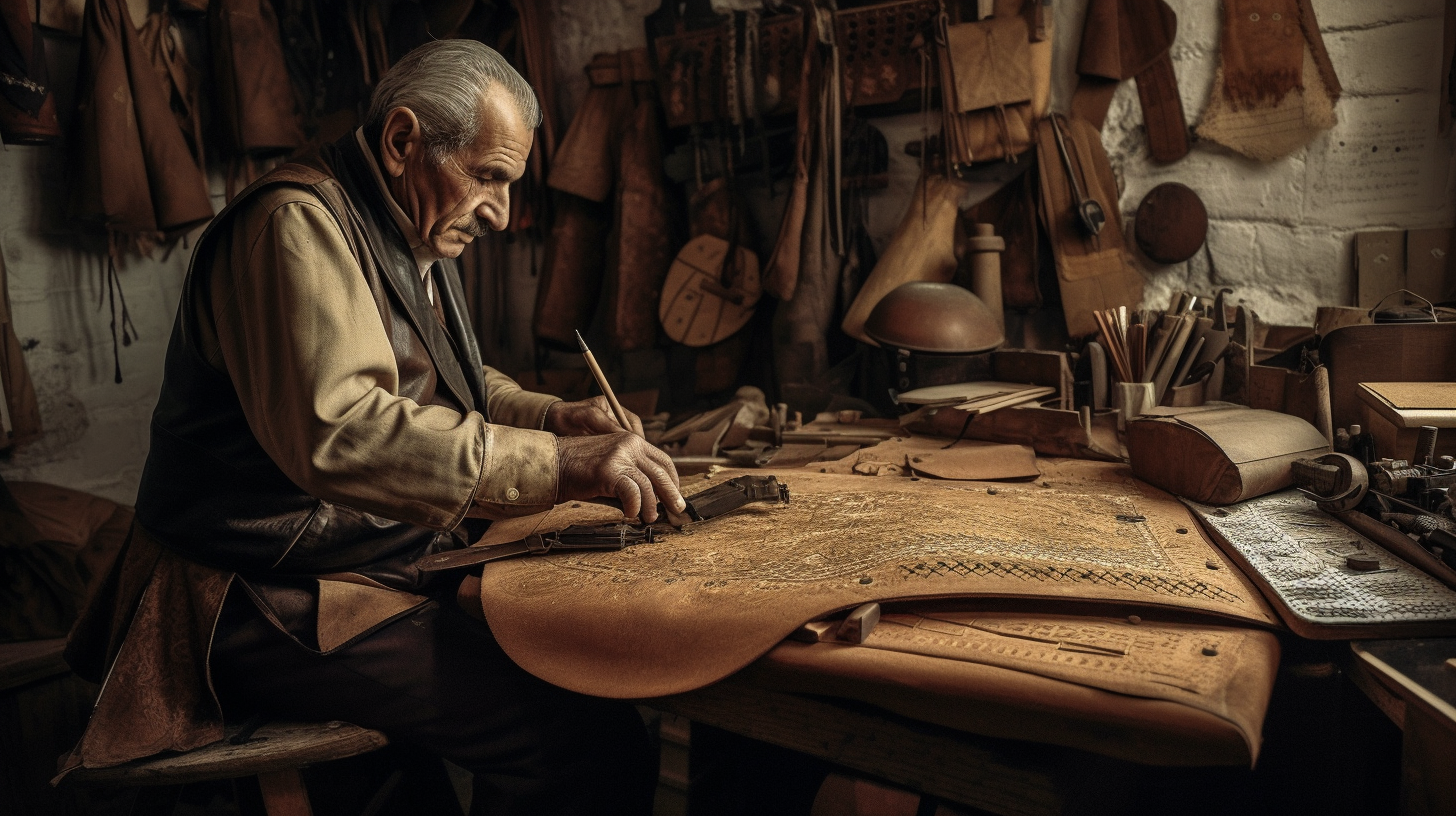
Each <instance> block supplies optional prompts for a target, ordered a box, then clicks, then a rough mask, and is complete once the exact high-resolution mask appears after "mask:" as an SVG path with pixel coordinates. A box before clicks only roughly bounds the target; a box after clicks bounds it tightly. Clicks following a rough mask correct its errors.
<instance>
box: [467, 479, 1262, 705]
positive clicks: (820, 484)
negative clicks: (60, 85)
mask: <svg viewBox="0 0 1456 816" xmlns="http://www.w3.org/2000/svg"><path fill="white" fill-rule="evenodd" d="M1042 471H1043V476H1044V478H1043V479H1042V480H1040V481H1037V482H1035V483H1030V484H1007V483H994V484H991V483H977V482H944V481H932V480H929V479H919V480H912V479H873V480H871V479H865V478H863V477H859V476H842V475H837V474H821V473H816V472H806V471H785V472H782V473H779V474H778V475H779V478H780V479H781V480H783V481H784V482H785V483H786V484H787V485H788V486H789V490H790V492H791V493H792V501H791V503H790V504H789V505H788V506H768V505H762V504H760V505H749V506H748V507H746V508H744V509H743V510H741V511H739V512H738V513H735V514H732V515H730V516H725V517H722V518H719V519H715V520H714V521H712V522H711V523H708V524H704V525H700V526H698V527H696V528H695V529H692V530H690V531H688V532H686V533H682V534H678V535H670V536H665V537H664V538H663V539H662V540H660V541H659V542H658V543H656V544H650V545H639V546H635V547H631V548H629V549H626V550H623V551H619V552H579V553H569V552H563V553H557V554H552V555H549V556H544V557H538V558H525V559H517V560H514V561H501V562H497V563H493V564H489V565H487V567H486V568H485V571H484V574H483V577H482V585H481V598H482V608H483V611H484V613H485V616H486V618H487V620H489V622H490V625H491V628H492V630H493V631H494V633H495V635H496V638H497V640H498V641H499V642H500V644H501V646H502V648H504V649H505V651H506V653H507V654H509V655H510V656H511V658H512V659H514V660H515V661H516V662H517V663H518V664H519V665H520V666H521V667H522V668H524V669H526V670H527V671H529V672H531V673H532V674H535V675H536V676H538V677H540V678H542V679H545V680H547V681H549V682H551V683H555V684H557V685H560V686H563V687H565V688H569V689H572V690H575V691H580V692H584V693H588V694H595V695H599V696H604V697H652V696H659V695H664V694H675V693H678V692H682V691H687V690H690V689H693V688H698V687H700V686H703V685H706V684H708V683H711V682H713V681H715V680H718V679H720V678H722V677H725V676H727V675H728V674H730V673H732V672H734V671H736V670H738V669H740V668H742V667H743V666H745V665H747V664H748V663H750V662H751V661H753V660H754V659H755V658H757V657H759V656H760V655H762V654H764V653H765V652H767V651H768V650H769V649H771V648H772V647H773V646H774V645H775V644H777V643H778V642H779V641H780V640H782V639H783V638H784V637H785V636H787V635H788V634H789V633H790V632H792V631H793V630H794V629H796V628H797V627H798V626H800V625H802V624H803V623H805V622H807V621H810V620H814V619H816V618H820V617H823V616H825V615H827V614H830V613H832V612H834V611H836V610H840V609H847V608H851V607H854V606H857V605H859V604H861V603H865V602H868V601H886V600H893V599H918V598H948V597H967V596H986V597H1010V598H1045V599H1057V600H1065V601H1077V600H1087V601H1096V602H1099V603H1103V604H1105V603H1108V602H1111V603H1115V604H1120V605H1126V606H1128V607H1155V608H1156V607H1164V608H1171V609H1176V610H1181V611H1185V612H1194V613H1200V614H1204V615H1208V616H1213V617H1215V618H1221V619H1227V620H1233V621H1241V622H1249V623H1255V624H1263V625H1274V624H1275V621H1276V618H1275V617H1274V615H1273V613H1272V612H1271V611H1270V610H1269V609H1268V607H1266V606H1265V605H1264V603H1263V601H1262V600H1261V599H1260V597H1259V593H1258V591H1257V590H1256V589H1254V587H1253V586H1252V585H1250V584H1249V583H1248V582H1247V580H1246V579H1244V578H1243V576H1242V575H1240V574H1239V573H1238V572H1237V571H1236V570H1234V569H1233V568H1232V567H1231V565H1230V564H1229V563H1228V562H1227V561H1225V560H1224V558H1223V556H1222V555H1221V554H1219V552H1218V550H1217V549H1216V548H1215V547H1213V546H1212V545H1211V544H1210V543H1209V542H1208V541H1207V540H1206V539H1205V538H1204V537H1203V535H1202V533H1201V531H1200V529H1199V527H1198V525H1197V524H1195V523H1194V522H1193V520H1192V518H1191V517H1190V515H1189V513H1188V511H1187V510H1186V509H1185V508H1183V507H1182V506H1181V505H1179V504H1178V503H1177V501H1176V500H1174V499H1173V498H1172V497H1171V496H1169V495H1167V494H1166V493H1163V492H1161V491H1159V490H1157V489H1155V488H1152V487H1150V486H1148V485H1145V484H1143V483H1141V482H1138V481H1137V480H1135V479H1132V478H1131V476H1130V473H1129V471H1128V470H1127V468H1126V467H1124V466H1119V465H1109V464H1103V463H1097V462H1080V461H1074V460H1045V461H1043V463H1042ZM733 475H736V474H735V473H734V472H733V471H724V472H721V473H719V474H716V475H714V476H709V477H705V478H704V479H702V480H687V481H688V483H687V484H685V485H684V492H686V493H689V494H691V493H693V492H696V490H695V489H694V486H693V482H695V481H697V482H699V483H700V484H701V485H702V486H703V487H707V486H709V485H711V484H714V483H716V482H718V481H721V480H724V479H727V478H731V477H732V476H733ZM993 487H994V491H995V492H990V489H991V488H993ZM589 509H590V506H588V505H581V506H580V507H579V509H575V510H572V509H570V508H569V507H568V508H558V510H556V511H553V514H554V518H552V519H549V520H548V521H550V522H551V523H552V525H553V526H559V525H560V524H562V523H569V522H570V520H571V519H570V516H571V515H572V514H574V513H575V514H580V513H584V512H587V511H588V510H589ZM598 510H599V509H598ZM1119 516H1122V517H1125V518H1128V519H1137V518H1138V517H1142V518H1143V519H1145V520H1142V521H1137V520H1119V518H1118V517H1119Z"/></svg>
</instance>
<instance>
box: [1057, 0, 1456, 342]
mask: <svg viewBox="0 0 1456 816" xmlns="http://www.w3.org/2000/svg"><path fill="white" fill-rule="evenodd" d="M1169 5H1171V6H1172V7H1173V8H1174V10H1175V11H1176V12H1177V14H1178V39H1177V41H1176V42H1175V44H1174V48H1173V60H1174V69H1175V71H1176V72H1177V74H1178V83H1179V89H1180V93H1181V96H1182V99H1183V105H1184V113H1185V115H1186V116H1187V118H1188V121H1189V123H1190V125H1191V124H1194V123H1196V122H1197V120H1198V118H1199V116H1200V115H1201V113H1202V110H1203V107H1204V105H1205V104H1206V102H1207V99H1208V95H1209V93H1210V90H1211V86H1212V83H1213V72H1214V68H1215V67H1216V65H1217V57H1218V37H1219V29H1220V28H1221V25H1220V12H1219V8H1220V4H1218V3H1212V2H1208V0H1169ZM1314 6H1315V12H1316V15H1317V16H1318V17H1319V20H1320V27H1321V29H1322V31H1323V34H1324V39H1325V44H1326V48H1327V49H1328V50H1329V53H1330V59H1331V61H1332V62H1333V63H1334V66H1335V72H1336V73H1337V74H1338V75H1339V77H1340V81H1341V84H1342V85H1343V86H1344V89H1345V92H1344V96H1343V97H1342V98H1341V100H1340V102H1339V105H1338V106H1337V108H1336V114H1337V115H1338V117H1339V124H1338V125H1337V126H1336V127H1335V128H1334V129H1332V130H1330V131H1328V132H1326V133H1324V134H1321V135H1320V136H1319V137H1317V138H1316V139H1314V140H1313V141H1312V142H1311V143H1310V144H1309V145H1308V146H1306V147H1305V148H1303V149H1301V150H1298V151H1296V152H1295V153H1294V154H1293V155H1291V156H1288V157H1286V158H1284V159H1281V160H1279V161H1275V162H1270V163H1268V164H1263V163H1260V162H1255V161H1251V160H1248V159H1245V158H1243V157H1241V156H1239V155H1237V154H1235V153H1233V152H1231V151H1229V150H1227V149H1225V148H1223V147H1221V146H1219V145H1215V144H1210V143H1207V142H1199V143H1197V144H1196V145H1195V147H1194V149H1193V151H1192V153H1190V154H1189V155H1188V156H1187V157H1186V158H1184V159H1182V160H1181V161H1178V162H1174V163H1172V164H1169V165H1155V164H1153V163H1151V162H1150V161H1149V160H1148V156H1147V147H1146V140H1145V136H1144V133H1143V131H1142V112H1141V110H1140V109H1139V107H1138V104H1137V91H1136V87H1135V86H1134V85H1133V83H1130V82H1129V83H1125V84H1124V86H1123V87H1122V88H1121V89H1119V91H1118V93H1117V96H1116V97H1115V99H1114V100H1113V105H1112V109H1111V111H1110V112H1109V115H1108V122H1107V126H1106V128H1105V129H1104V131H1103V144H1104V145H1105V146H1106V148H1107V151H1108V154H1109V157H1110V158H1111V160H1112V163H1113V166H1114V168H1115V169H1116V171H1117V174H1118V178H1119V179H1120V180H1121V181H1122V183H1123V196H1122V207H1123V211H1124V213H1125V214H1127V216H1128V228H1129V229H1131V225H1132V214H1133V212H1134V211H1135V210H1136V208H1137V205H1138V203H1139V202H1140V201H1141V200H1142V197H1143V196H1144V195H1145V194H1146V193H1147V191H1148V190H1150V189H1152V187H1154V186H1156V185H1157V184H1160V183H1162V182H1164V181H1180V182H1182V183H1184V184H1187V185H1188V186H1190V187H1192V188H1194V189H1195V190H1197V191H1198V192H1199V194H1200V196H1201V197H1202V198H1203V201H1204V203H1205V205H1206V206H1207V207H1208V213H1209V218H1210V226H1209V240H1208V245H1209V249H1210V251H1211V253H1212V255H1213V258H1214V265H1215V267H1216V269H1217V272H1216V274H1215V273H1211V272H1210V271H1209V270H1208V269H1207V266H1206V264H1204V263H1203V261H1202V259H1201V258H1197V257H1195V258H1194V259H1193V260H1192V261H1190V262H1189V263H1187V264H1177V265H1173V266H1164V265H1160V264H1156V263H1153V262H1152V261H1149V260H1148V259H1146V258H1142V257H1139V259H1138V261H1139V266H1140V267H1141V268H1142V270H1143V272H1144V274H1145V275H1146V277H1147V282H1148V286H1147V303H1148V305H1162V304H1164V303H1166V302H1167V298H1168V295H1169V293H1170V292H1173V291H1176V290H1178V289H1181V288H1185V287H1188V288H1193V289H1195V290H1198V291H1211V290H1212V289H1213V288H1215V287H1218V286H1231V287H1233V288H1234V290H1235V297H1236V298H1237V299H1239V300H1242V301H1244V302H1247V303H1249V304H1251V305H1252V306H1253V307H1254V309H1255V310H1257V311H1258V312H1259V314H1260V315H1262V316H1264V317H1265V318H1266V319H1268V320H1271V321H1274V322H1280V323H1307V322H1309V321H1311V320H1312V319H1313V316H1314V309H1315V307H1316V306H1318V305H1321V304H1330V303H1334V304H1340V303H1347V302H1349V301H1350V299H1351V298H1352V297H1353V292H1354V261H1353V243H1354V235H1355V233H1357V232H1360V231H1364V230H1370V229H1395V228H1402V229H1403V228H1422V227H1448V226H1451V225H1452V223H1453V220H1456V207H1453V202H1456V193H1453V191H1456V175H1453V170H1456V163H1453V161H1452V155H1453V144H1452V140H1451V139H1450V138H1449V137H1447V138H1444V139H1443V138H1438V137H1437V135H1436V100H1437V91H1438V90H1439V87H1440V78H1439V71H1438V65H1439V62H1440V54H1441V25H1442V19H1443V17H1442V15H1443V14H1444V11H1443V9H1444V4H1443V3H1442V2H1441V0H1382V2H1368V0H1362V2H1347V1H1345V0H1315V3H1314ZM1063 16H1064V15H1063V14H1061V13H1059V15H1058V20H1059V21H1060V20H1061V19H1062V17H1063ZM1397 150H1398V151H1399V153H1397ZM1412 154H1414V155H1416V156H1418V157H1420V161H1419V162H1418V163H1411V162H1405V163H1404V164H1393V163H1392V162H1391V159H1393V158H1397V157H1398V158H1400V159H1405V158H1407V157H1409V156H1411V155H1412ZM1372 179H1374V181H1372ZM1357 181H1358V182H1360V184H1361V185H1362V186H1363V187H1364V188H1369V187H1370V186H1372V185H1373V184H1378V185H1380V186H1383V187H1384V188H1385V189H1384V190H1381V191H1377V192H1376V193H1374V194H1371V193H1368V192H1367V193H1365V194H1362V195H1356V194H1355V192H1354V190H1355V189H1356V182H1357Z"/></svg>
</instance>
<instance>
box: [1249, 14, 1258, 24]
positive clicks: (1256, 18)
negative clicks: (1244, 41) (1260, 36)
mask: <svg viewBox="0 0 1456 816" xmlns="http://www.w3.org/2000/svg"><path fill="white" fill-rule="evenodd" d="M1249 19H1250V20H1253V21H1254V22H1256V23H1257V22H1259V13H1258V12H1254V13H1253V14H1250V15H1249Z"/></svg>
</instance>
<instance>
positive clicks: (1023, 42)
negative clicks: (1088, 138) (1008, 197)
mask: <svg viewBox="0 0 1456 816" xmlns="http://www.w3.org/2000/svg"><path fill="white" fill-rule="evenodd" d="M1028 10H1029V11H1030V12H1031V14H1032V15H1033V17H1034V16H1035V15H1038V14H1040V13H1041V4H1040V3H1023V2H1021V0H1001V2H998V3H996V7H995V16H993V17H990V18H988V19H985V20H979V21H975V22H966V23H958V24H955V25H951V24H950V23H949V19H948V17H946V16H945V15H942V16H941V17H940V18H939V20H938V22H937V35H936V44H937V46H938V48H937V51H938V53H939V69H940V81H941V102H942V108H943V110H944V116H943V120H942V127H943V130H944V134H945V135H944V144H945V149H946V155H947V158H948V160H949V162H950V165H951V166H961V165H968V164H970V163H972V162H981V161H996V160H999V159H1009V160H1015V157H1016V156H1018V155H1019V154H1021V153H1024V152H1026V151H1027V150H1028V149H1030V148H1031V145H1032V141H1033V137H1034V132H1033V130H1034V128H1033V124H1034V123H1035V122H1036V120H1037V119H1038V118H1040V117H1041V116H1042V115H1044V114H1045V113H1046V102H1047V100H1048V99H1049V95H1048V93H1047V92H1046V88H1043V87H1041V86H1047V87H1049V83H1050V76H1051V70H1050V63H1051V49H1050V47H1049V46H1050V43H1049V42H1046V43H1042V42H1036V43H1034V42H1033V41H1032V38H1033V35H1034V34H1035V31H1036V29H1035V27H1034V26H1033V25H1032V24H1031V23H1030V22H1028V20H1027V17H1026V16H1025V12H1027V11H1028ZM1040 63H1045V64H1044V65H1042V64H1040Z"/></svg>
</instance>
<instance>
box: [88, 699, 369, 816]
mask: <svg viewBox="0 0 1456 816" xmlns="http://www.w3.org/2000/svg"><path fill="white" fill-rule="evenodd" d="M242 730H243V727H242V726H234V727H232V728H229V729H227V736H226V737H224V738H223V739H221V740H219V741H217V742H214V743H212V744H211V745H205V746H203V747H201V748H197V749H195V750H192V751H187V752H185V753H180V754H166V755H162V756H156V757H149V758H147V759H138V760H135V761H132V762H128V763H126V764H124V765H117V766H114V767H111V768H80V769H77V770H76V771H74V772H72V773H71V775H70V776H69V777H67V781H74V782H76V783H79V784H82V785H120V786H123V787H152V788H155V787H160V786H173V787H176V788H179V789H180V786H182V785H185V784H187V783H189V782H205V781H209V780H214V779H237V778H240V777H245V776H256V777H258V787H259V789H260V790H261V791H262V793H263V807H264V808H265V809H266V810H267V811H268V816H312V813H313V811H312V809H311V808H310V807H309V804H308V792H307V791H305V790H304V787H303V779H302V777H300V776H299V773H298V772H299V771H300V770H301V769H303V768H305V767H308V766H309V765H313V764H315V763H318V762H327V761H329V760H333V759H344V758H345V757H351V756H357V755H358V754H367V753H369V752H370V751H375V750H378V749H380V748H383V747H384V746H386V745H388V744H389V739H388V738H387V737H385V736H384V735H383V734H381V733H380V732H378V731H372V730H370V729H368V728H360V727H359V726H357V725H350V724H349V723H345V722H338V721H334V722H327V723H268V724H266V725H263V726H260V727H259V728H258V729H257V730H256V731H254V732H253V733H252V734H251V735H248V736H247V738H246V739H244V740H241V741H239V742H237V743H234V742H233V741H232V740H233V738H234V737H236V736H237V735H238V734H239V732H240V731H242ZM173 801H175V800H173Z"/></svg>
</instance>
